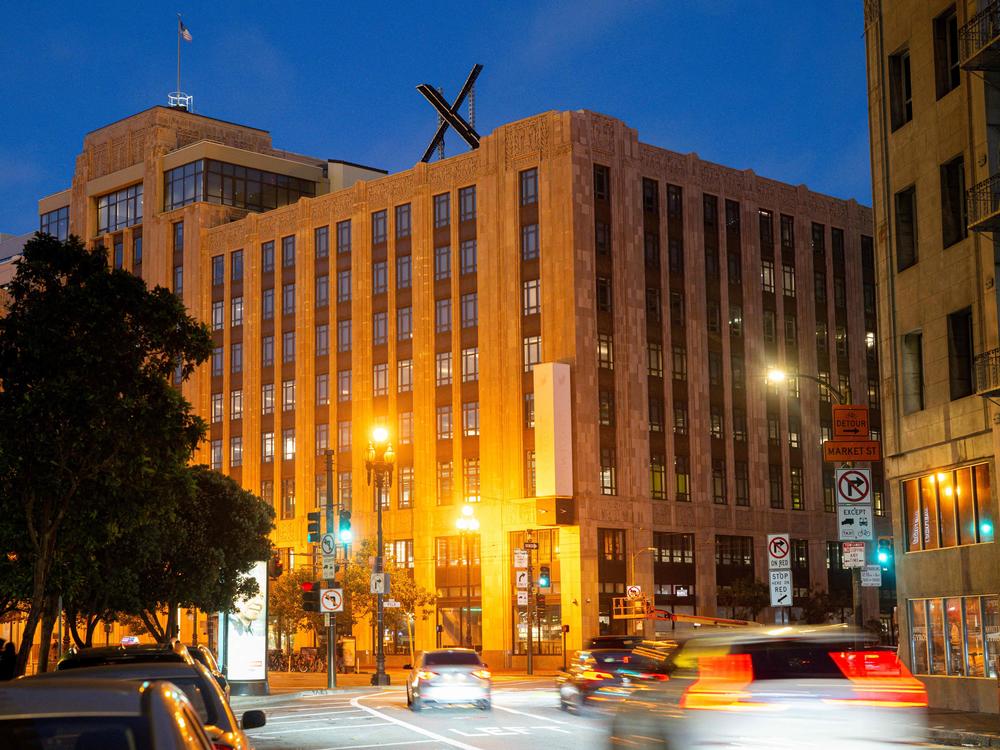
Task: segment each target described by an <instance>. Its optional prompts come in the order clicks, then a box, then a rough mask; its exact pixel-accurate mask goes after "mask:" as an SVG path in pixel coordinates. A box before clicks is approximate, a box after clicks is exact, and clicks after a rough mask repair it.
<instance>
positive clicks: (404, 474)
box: [396, 206, 414, 566]
mask: <svg viewBox="0 0 1000 750" xmlns="http://www.w3.org/2000/svg"><path fill="white" fill-rule="evenodd" d="M407 208H409V206H407ZM396 484H397V486H398V487H399V500H398V502H399V507H400V508H412V507H413V486H414V484H413V467H412V466H400V467H399V478H398V479H397V481H396ZM410 564H411V566H412V564H413V557H412V547H411V555H410Z"/></svg>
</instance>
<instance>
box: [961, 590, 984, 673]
mask: <svg viewBox="0 0 1000 750" xmlns="http://www.w3.org/2000/svg"><path fill="white" fill-rule="evenodd" d="M979 609H980V603H979V597H976V596H970V597H968V598H967V599H966V600H965V644H966V646H965V647H966V651H967V654H968V671H967V672H966V674H967V675H968V676H969V677H985V676H986V671H985V669H984V664H983V618H982V615H981V613H980V611H979Z"/></svg>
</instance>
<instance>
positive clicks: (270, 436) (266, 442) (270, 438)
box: [260, 432, 274, 464]
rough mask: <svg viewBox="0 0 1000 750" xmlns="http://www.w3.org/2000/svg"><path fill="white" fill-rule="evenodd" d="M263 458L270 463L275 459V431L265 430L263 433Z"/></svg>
mask: <svg viewBox="0 0 1000 750" xmlns="http://www.w3.org/2000/svg"><path fill="white" fill-rule="evenodd" d="M260 453H261V460H263V462H264V463H266V464H269V463H271V462H272V461H274V433H273V432H265V433H263V434H262V435H261V441H260Z"/></svg>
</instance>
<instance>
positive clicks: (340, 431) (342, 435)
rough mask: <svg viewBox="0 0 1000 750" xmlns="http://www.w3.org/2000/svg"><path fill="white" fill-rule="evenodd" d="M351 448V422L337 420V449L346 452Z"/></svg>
mask: <svg viewBox="0 0 1000 750" xmlns="http://www.w3.org/2000/svg"><path fill="white" fill-rule="evenodd" d="M350 449H351V423H350V421H348V420H344V421H340V422H337V450H338V451H341V452H342V453H346V452H347V451H349V450H350Z"/></svg>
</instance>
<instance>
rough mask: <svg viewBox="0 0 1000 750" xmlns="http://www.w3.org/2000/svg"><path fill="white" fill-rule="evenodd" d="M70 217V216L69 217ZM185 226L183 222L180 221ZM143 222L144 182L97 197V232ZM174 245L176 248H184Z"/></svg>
mask: <svg viewBox="0 0 1000 750" xmlns="http://www.w3.org/2000/svg"><path fill="white" fill-rule="evenodd" d="M67 218H68V217H67ZM178 223H179V224H180V225H181V226H183V222H178ZM136 224H142V183H141V182H140V183H139V184H138V185H132V186H131V187H127V188H123V189H122V190H118V191H116V192H114V193H109V194H108V195H102V196H100V197H99V198H98V199H97V233H98V234H107V233H108V232H116V231H118V230H119V229H124V228H125V227H131V226H135V225H136ZM183 249H184V242H183V240H182V241H181V246H180V247H179V248H178V247H177V246H176V245H175V246H174V250H183Z"/></svg>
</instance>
